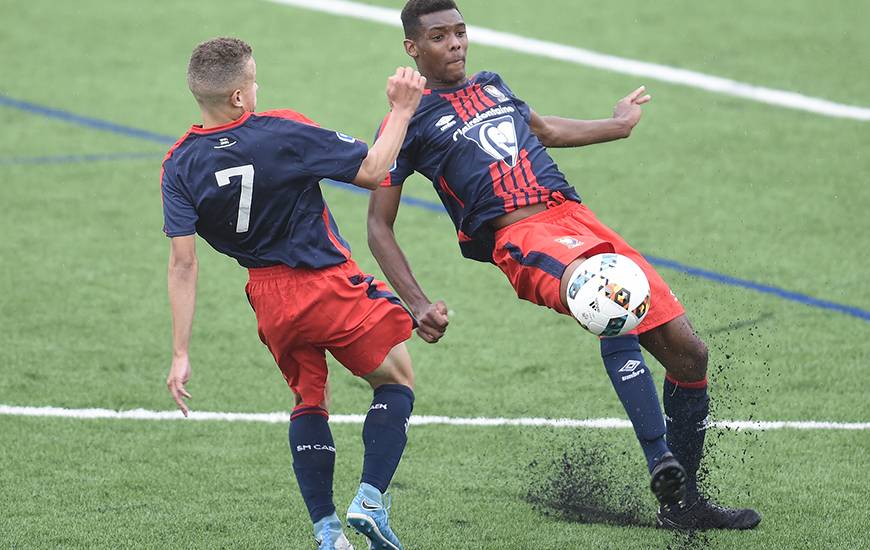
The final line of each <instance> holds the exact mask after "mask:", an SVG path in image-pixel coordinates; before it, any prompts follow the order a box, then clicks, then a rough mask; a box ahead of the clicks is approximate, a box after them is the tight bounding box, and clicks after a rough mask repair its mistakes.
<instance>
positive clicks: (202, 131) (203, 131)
mask: <svg viewBox="0 0 870 550" xmlns="http://www.w3.org/2000/svg"><path fill="white" fill-rule="evenodd" d="M253 114H254V113H252V112H251V111H247V112H245V114H243V115H242V116H240V117H239V118H237V119H236V120H234V121H232V122H227V123H226V124H221V125H220V126H215V127H214V128H203V127H202V125H201V124H194V125H193V126H191V127H190V133H192V134H199V135H207V134H216V133H218V132H225V131H227V130H232V129H233V128H238V127H239V126H241V125H242V124H244V123H245V121H246V120H248V119H249V118H251V115H253Z"/></svg>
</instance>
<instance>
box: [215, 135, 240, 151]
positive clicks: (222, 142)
mask: <svg viewBox="0 0 870 550" xmlns="http://www.w3.org/2000/svg"><path fill="white" fill-rule="evenodd" d="M236 143H238V142H237V141H230V138H225V137H222V138H219V139H218V144H217V145H215V146H214V149H226V148H227V147H232V146H233V145H235V144H236Z"/></svg>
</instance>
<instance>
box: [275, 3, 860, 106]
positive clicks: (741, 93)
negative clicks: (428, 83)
mask: <svg viewBox="0 0 870 550" xmlns="http://www.w3.org/2000/svg"><path fill="white" fill-rule="evenodd" d="M269 1H270V2H274V3H276V4H284V5H288V6H295V7H298V8H303V9H307V10H313V11H320V12H325V13H331V14H334V15H340V16H345V17H354V18H356V19H363V20H366V21H374V22H376V23H383V24H385V25H391V26H394V27H401V26H402V22H401V20H400V18H399V11H398V10H394V9H389V8H384V7H380V6H370V5H366V4H358V3H356V2H350V1H347V0H269ZM468 34H469V37H471V40H472V41H473V42H476V43H478V44H484V45H487V46H493V47H496V48H501V49H504V50H510V51H515V52H520V53H524V54H531V55H537V56H540V57H548V58H550V59H558V60H560V61H567V62H569V63H575V64H577V65H586V66H588V67H594V68H596V69H603V70H606V71H611V72H615V73H621V74H628V75H632V76H639V77H643V78H651V79H654V80H658V81H661V82H668V83H671V84H680V85H683V86H688V87H690V88H699V89H701V90H706V91H708V92H714V93H718V94H723V95H728V96H734V97H740V98H744V99H749V100H752V101H758V102H760V103H767V104H769V105H776V106H778V107H786V108H789V109H796V110H799V111H807V112H810V113H815V114H819V115H825V116H829V117H835V118H848V119H852V120H870V108H867V107H857V106H854V105H845V104H842V103H835V102H833V101H829V100H827V99H821V98H817V97H810V96H806V95H803V94H799V93H797V92H789V91H785V90H776V89H773V88H765V87H763V86H755V85H753V84H747V83H744V82H738V81H736V80H731V79H730V78H723V77H720V76H713V75H708V74H704V73H699V72H695V71H689V70H686V69H679V68H676V67H669V66H667V65H659V64H658V63H648V62H646V61H637V60H635V59H627V58H624V57H617V56H615V55H607V54H603V53H598V52H594V51H592V50H586V49H583V48H575V47H573V46H566V45H565V44H558V43H556V42H547V41H545V40H536V39H534V38H526V37H524V36H519V35H516V34H511V33H506V32H500V31H495V30H492V29H487V28H484V27H478V26H475V25H470V26H469V27H468ZM397 44H398V42H397ZM397 47H398V46H397Z"/></svg>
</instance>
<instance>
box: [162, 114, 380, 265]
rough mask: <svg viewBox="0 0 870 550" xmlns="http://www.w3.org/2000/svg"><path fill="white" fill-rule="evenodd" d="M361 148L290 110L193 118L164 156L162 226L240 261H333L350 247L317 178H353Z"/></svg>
mask: <svg viewBox="0 0 870 550" xmlns="http://www.w3.org/2000/svg"><path fill="white" fill-rule="evenodd" d="M367 154H368V146H367V145H366V144H365V143H363V142H361V141H358V140H355V139H354V138H352V137H350V136H346V135H344V134H342V133H339V132H334V131H331V130H326V129H323V128H319V127H318V126H317V125H316V124H314V123H313V122H311V121H310V120H309V119H307V118H305V117H304V116H302V115H300V114H299V113H296V112H294V111H290V110H280V111H269V112H266V113H260V114H253V113H247V114H245V115H244V116H243V117H241V118H240V119H239V120H236V121H234V122H232V123H230V124H226V125H224V126H220V127H217V128H209V129H207V130H204V129H202V128H201V127H199V126H193V127H191V128H190V130H189V131H188V132H187V133H186V134H185V135H184V137H182V138H181V139H180V140H178V142H177V143H176V144H175V145H174V146H173V147H172V149H170V150H169V153H167V155H166V158H165V159H164V161H163V174H162V176H161V187H162V191H163V218H164V226H163V231H164V232H165V233H166V235H168V236H169V237H179V236H183V235H192V234H194V233H197V234H199V235H200V236H201V237H202V238H203V239H205V240H206V241H207V242H208V243H209V244H210V245H211V246H213V247H214V248H215V249H216V250H217V251H219V252H222V253H224V254H226V255H227V256H230V257H232V258H235V259H236V260H238V262H239V263H240V264H241V265H243V266H244V267H267V266H272V265H278V264H284V265H287V266H290V267H309V268H315V269H318V268H323V267H328V266H333V265H338V264H340V263H343V262H345V261H346V260H347V259H348V258H349V257H350V247H349V246H348V244H347V242H346V241H345V240H344V239H342V238H341V235H339V233H338V227H337V226H336V224H335V220H333V218H332V214H331V213H330V211H329V208H328V207H327V206H326V202H325V201H324V200H323V195H322V194H321V192H320V185H319V182H320V180H321V179H322V178H331V179H335V180H339V181H346V182H349V181H351V180H352V179H353V178H354V177H356V174H357V172H358V171H359V167H360V165H362V161H363V159H365V157H366V155H367Z"/></svg>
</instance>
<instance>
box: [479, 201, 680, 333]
mask: <svg viewBox="0 0 870 550" xmlns="http://www.w3.org/2000/svg"><path fill="white" fill-rule="evenodd" d="M547 207H548V208H547V210H544V211H543V212H538V213H537V214H534V215H532V216H529V217H528V218H524V219H522V220H520V221H518V222H516V223H513V224H511V225H508V226H506V227H503V228H501V229H499V230H498V231H496V233H495V249H494V250H493V259H494V260H495V263H496V265H497V266H498V267H499V268H500V269H501V270H502V271H503V272H504V274H505V275H507V278H508V280H510V283H511V285H512V286H513V287H514V290H516V291H517V296H519V297H520V298H522V299H523V300H528V301H530V302H532V303H535V304H538V305H541V306H546V307H549V308H552V309H555V310H556V311H558V312H559V313H562V314H564V315H571V312H570V311H569V310H568V308H567V307H566V306H565V304H563V303H562V297H561V294H560V284H561V280H562V275H563V274H564V273H565V269H566V268H567V267H568V264H570V263H571V262H573V261H574V260H576V259H577V258H579V257H581V256H585V257H589V256H594V255H595V254H602V253H606V252H616V253H617V254H622V255H624V256H628V257H629V258H631V259H632V260H634V262H635V263H637V265H639V266H640V268H641V269H642V270H643V272H644V274H645V275H646V278H647V279H648V280H649V286H650V310H649V313H647V315H646V317H644V319H643V321H642V322H641V324H640V325H639V326H638V327H637V329H636V332H638V333H643V332H646V331H648V330H652V329H654V328H656V327H658V326H660V325H663V324H665V323H667V322H668V321H671V320H673V319H675V318H676V317H679V316H680V315H683V314H684V313H685V310H684V309H683V306H682V305H681V304H680V302H679V301H678V300H677V298H676V296H674V293H673V292H671V289H670V288H669V287H668V285H667V283H665V281H664V280H663V279H662V278H661V276H660V275H659V274H658V273H657V272H656V270H655V268H653V266H651V265H650V263H649V262H648V261H646V259H644V257H643V256H641V255H640V253H639V252H638V251H636V250H635V249H633V248H632V247H631V246H629V245H628V243H626V242H625V241H624V240H623V239H622V237H620V236H619V234H618V233H616V232H615V231H614V230H612V229H610V228H609V227H607V226H606V225H604V224H603V223H601V222H600V221H598V218H596V217H595V214H593V213H592V211H591V210H589V209H588V208H586V206H585V205H583V204H581V203H578V202H573V201H565V202H562V203H561V204H556V203H548V205H547Z"/></svg>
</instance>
